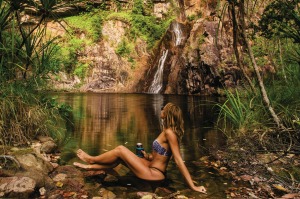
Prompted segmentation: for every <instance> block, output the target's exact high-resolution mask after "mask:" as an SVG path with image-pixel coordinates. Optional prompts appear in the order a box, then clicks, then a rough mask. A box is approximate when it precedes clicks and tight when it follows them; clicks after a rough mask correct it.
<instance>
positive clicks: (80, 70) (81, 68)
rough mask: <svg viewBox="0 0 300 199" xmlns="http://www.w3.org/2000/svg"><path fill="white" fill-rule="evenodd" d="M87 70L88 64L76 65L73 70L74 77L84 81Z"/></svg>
mask: <svg viewBox="0 0 300 199" xmlns="http://www.w3.org/2000/svg"><path fill="white" fill-rule="evenodd" d="M88 68H89V64H87V63H85V64H83V63H78V65H77V66H76V68H75V70H74V75H77V76H78V77H79V78H81V79H84V78H85V77H86V73H87V71H88Z"/></svg>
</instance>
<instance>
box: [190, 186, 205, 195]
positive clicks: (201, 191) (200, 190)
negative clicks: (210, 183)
mask: <svg viewBox="0 0 300 199" xmlns="http://www.w3.org/2000/svg"><path fill="white" fill-rule="evenodd" d="M193 190H194V191H198V192H200V193H205V194H206V189H205V188H204V187H203V186H199V187H193Z"/></svg>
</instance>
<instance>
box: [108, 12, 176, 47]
mask: <svg viewBox="0 0 300 199" xmlns="http://www.w3.org/2000/svg"><path fill="white" fill-rule="evenodd" d="M113 19H115V20H120V21H123V22H124V23H129V24H130V25H131V28H130V35H129V36H130V38H132V39H133V40H134V39H136V38H137V37H141V38H143V39H144V40H145V41H146V42H147V44H148V47H149V48H152V47H153V46H154V45H155V43H156V42H157V41H159V40H160V39H161V38H162V36H163V34H164V33H165V32H166V30H167V28H168V27H169V25H170V24H171V22H172V20H173V18H170V19H168V20H165V21H157V20H156V18H155V17H153V16H144V15H141V14H130V13H125V12H118V13H111V14H110V15H108V16H107V18H106V20H113Z"/></svg>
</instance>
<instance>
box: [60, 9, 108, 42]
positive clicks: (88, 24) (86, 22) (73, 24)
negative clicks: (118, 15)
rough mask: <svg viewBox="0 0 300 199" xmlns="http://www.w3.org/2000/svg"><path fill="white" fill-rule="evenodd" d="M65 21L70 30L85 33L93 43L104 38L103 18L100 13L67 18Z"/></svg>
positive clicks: (95, 12)
mask: <svg viewBox="0 0 300 199" xmlns="http://www.w3.org/2000/svg"><path fill="white" fill-rule="evenodd" d="M65 20H66V22H67V23H68V25H69V27H70V29H72V30H74V29H75V30H78V31H82V32H84V33H85V34H86V36H87V37H88V38H90V39H91V40H92V42H97V41H99V40H100V39H101V37H102V24H103V16H102V15H101V14H100V13H99V11H96V10H95V11H94V12H91V13H84V14H81V15H78V16H72V17H67V18H65Z"/></svg>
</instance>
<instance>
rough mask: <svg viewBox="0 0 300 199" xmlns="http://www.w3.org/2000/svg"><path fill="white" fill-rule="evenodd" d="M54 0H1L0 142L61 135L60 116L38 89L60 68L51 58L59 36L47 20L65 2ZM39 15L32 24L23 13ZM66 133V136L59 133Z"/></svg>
mask: <svg viewBox="0 0 300 199" xmlns="http://www.w3.org/2000/svg"><path fill="white" fill-rule="evenodd" d="M57 3H58V1H56V0H40V4H37V3H36V1H33V0H29V1H26V4H25V3H24V2H22V1H3V0H0V26H1V28H0V144H1V145H27V144H29V141H30V140H31V139H33V138H35V137H36V136H38V135H54V136H55V135H63V134H64V132H65V131H64V125H62V128H60V126H59V124H60V123H63V119H62V117H61V116H62V115H60V112H59V111H57V107H50V108H49V107H48V106H46V104H45V103H43V100H42V96H41V95H40V93H37V92H36V90H38V89H40V87H41V86H43V85H45V82H46V80H47V77H48V75H49V74H51V73H55V72H57V71H58V70H59V65H58V64H56V63H55V62H53V61H52V59H53V57H54V56H55V55H56V52H57V50H58V46H57V45H56V43H55V41H56V38H49V37H46V26H45V25H44V21H45V19H46V17H48V16H52V17H53V16H54V14H53V12H54V11H55V10H56V9H57V8H58V7H59V8H62V6H63V4H59V6H58V4H57ZM26 9H33V10H36V11H37V13H39V14H40V16H36V17H39V20H37V21H38V22H37V23H36V24H35V25H33V26H30V27H28V26H23V25H20V24H22V23H21V21H20V12H22V11H23V10H26ZM60 137H62V136H60Z"/></svg>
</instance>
